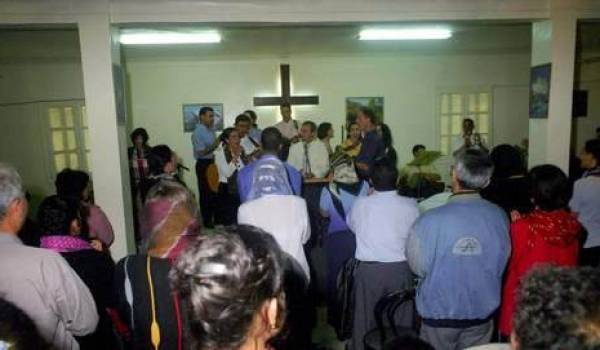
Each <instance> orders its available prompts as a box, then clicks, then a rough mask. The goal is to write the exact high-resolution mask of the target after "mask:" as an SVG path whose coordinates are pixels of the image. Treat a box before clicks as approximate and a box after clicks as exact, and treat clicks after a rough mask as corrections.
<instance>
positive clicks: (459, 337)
mask: <svg viewBox="0 0 600 350" xmlns="http://www.w3.org/2000/svg"><path fill="white" fill-rule="evenodd" d="M455 158H456V160H455V165H454V168H453V170H452V190H453V195H452V197H451V198H450V200H449V202H448V204H446V205H443V206H441V207H439V208H436V209H433V210H431V211H429V212H427V213H426V214H424V215H423V216H422V217H421V218H420V219H419V220H418V221H417V222H416V223H415V225H414V227H413V229H412V231H411V233H410V235H409V238H408V242H407V246H406V255H407V259H408V263H409V265H410V267H411V269H412V271H413V272H414V273H415V274H417V275H418V276H419V277H420V282H419V287H418V290H417V297H416V303H417V310H418V312H419V314H420V316H421V317H422V319H423V322H422V326H421V337H422V338H423V339H424V340H426V341H428V342H429V343H431V344H432V345H433V346H434V347H435V348H436V349H437V350H459V349H464V348H468V347H470V346H475V345H480V344H486V343H488V342H489V341H490V339H491V336H492V330H493V319H492V318H493V314H494V311H495V310H496V309H497V308H498V306H499V304H500V292H501V289H502V273H503V272H504V268H505V266H506V262H507V260H508V257H509V255H510V238H509V222H508V218H507V217H506V214H505V213H504V212H503V211H502V209H500V208H499V207H497V206H496V205H494V204H492V203H490V202H488V201H486V200H484V199H482V198H481V197H480V196H479V190H481V189H483V188H485V187H486V186H487V185H488V183H489V181H490V177H491V175H492V171H493V164H492V162H491V160H490V158H489V156H488V155H487V153H486V152H484V151H480V150H475V149H468V150H465V151H462V152H460V153H458V154H456V155H455Z"/></svg>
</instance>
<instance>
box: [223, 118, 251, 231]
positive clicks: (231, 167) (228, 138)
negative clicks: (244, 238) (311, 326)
mask: <svg viewBox="0 0 600 350" xmlns="http://www.w3.org/2000/svg"><path fill="white" fill-rule="evenodd" d="M220 138H221V141H222V144H221V146H220V147H219V148H218V149H217V150H216V151H215V164H216V165H217V170H218V171H219V192H218V202H217V204H218V205H217V213H216V218H215V221H216V222H217V224H222V225H233V224H235V222H236V216H237V210H238V207H239V206H240V195H239V193H238V190H237V174H238V172H239V171H240V170H241V169H242V168H243V167H244V166H245V165H246V164H248V158H247V157H246V153H245V152H244V149H243V147H242V145H241V144H240V135H239V133H238V131H237V129H235V128H227V129H225V130H223V133H222V134H221V136H220Z"/></svg>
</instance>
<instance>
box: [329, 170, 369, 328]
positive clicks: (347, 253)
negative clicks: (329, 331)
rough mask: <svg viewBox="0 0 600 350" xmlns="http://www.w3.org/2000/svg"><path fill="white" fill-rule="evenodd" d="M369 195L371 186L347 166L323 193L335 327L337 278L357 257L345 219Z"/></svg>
mask: <svg viewBox="0 0 600 350" xmlns="http://www.w3.org/2000/svg"><path fill="white" fill-rule="evenodd" d="M368 191H369V185H368V184H367V183H366V182H365V181H360V180H359V179H358V176H357V175H356V172H355V171H354V169H353V167H351V166H347V165H341V166H338V167H337V168H336V169H335V170H334V175H333V180H332V182H331V183H330V184H329V186H326V187H323V189H322V191H321V199H320V209H321V210H320V211H321V216H323V217H324V218H327V219H328V221H329V225H328V228H327V234H326V235H325V237H324V238H323V246H324V249H325V256H326V259H327V274H326V276H327V279H326V281H327V282H326V288H325V291H326V299H327V303H328V308H327V312H328V318H329V319H330V321H331V322H332V323H335V322H336V321H335V319H336V318H337V313H336V312H337V311H338V310H336V306H335V305H336V300H335V296H336V280H337V275H338V272H339V270H340V269H341V268H342V266H343V265H344V263H345V262H346V261H347V260H348V259H350V258H352V257H354V253H355V250H356V237H355V236H354V234H353V233H352V231H350V229H349V228H348V225H347V224H346V216H347V214H348V213H349V212H350V209H352V204H354V201H355V200H356V198H358V197H361V196H366V195H367V193H368Z"/></svg>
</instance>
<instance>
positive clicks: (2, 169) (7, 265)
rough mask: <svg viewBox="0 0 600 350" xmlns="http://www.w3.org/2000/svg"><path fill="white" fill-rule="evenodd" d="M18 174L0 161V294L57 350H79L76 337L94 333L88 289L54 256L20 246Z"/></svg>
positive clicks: (23, 208)
mask: <svg viewBox="0 0 600 350" xmlns="http://www.w3.org/2000/svg"><path fill="white" fill-rule="evenodd" d="M27 210H28V205H27V200H26V199H25V195H24V193H23V187H22V183H21V177H20V176H19V174H18V173H17V171H16V170H15V169H14V168H13V167H11V166H9V165H6V164H2V163H0V276H2V277H1V278H0V296H2V298H4V299H5V300H7V301H9V302H11V303H13V304H14V305H15V306H17V307H19V308H20V309H21V310H23V312H25V313H26V314H27V316H29V318H31V320H32V321H33V322H34V323H35V325H36V327H37V329H38V331H39V332H40V334H41V336H42V337H43V338H44V339H45V340H46V341H48V342H50V343H52V345H53V346H54V347H55V348H56V349H59V350H63V349H69V350H78V349H79V343H77V340H75V336H84V335H87V334H90V333H92V332H93V331H95V330H96V326H97V325H98V311H97V310H96V304H95V302H94V299H93V298H92V295H91V293H90V291H89V289H88V288H87V287H86V285H85V284H84V283H83V282H82V281H81V279H80V278H79V277H78V276H77V273H75V271H73V270H72V269H71V267H70V266H69V264H68V263H67V262H66V261H65V260H64V259H63V258H62V257H61V256H60V255H59V254H58V253H55V252H53V251H50V250H46V249H39V248H32V247H27V246H25V245H23V243H22V242H21V240H20V239H19V238H18V237H17V233H18V232H19V230H20V229H21V227H22V226H23V222H24V221H25V217H26V216H27Z"/></svg>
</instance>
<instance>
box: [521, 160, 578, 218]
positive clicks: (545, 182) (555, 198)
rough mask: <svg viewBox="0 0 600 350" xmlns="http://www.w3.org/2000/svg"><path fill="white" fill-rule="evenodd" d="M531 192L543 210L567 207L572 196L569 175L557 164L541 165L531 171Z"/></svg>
mask: <svg viewBox="0 0 600 350" xmlns="http://www.w3.org/2000/svg"><path fill="white" fill-rule="evenodd" d="M529 184H530V194H531V198H532V199H533V202H534V204H535V205H536V206H538V207H539V208H540V209H541V210H544V211H552V210H557V209H565V208H567V207H568V205H569V199H570V198H571V193H572V190H571V186H570V184H569V179H568V178H567V175H565V173H564V172H563V171H562V170H561V169H560V168H559V167H557V166H555V165H550V164H547V165H539V166H536V167H534V168H533V169H531V171H530V172H529Z"/></svg>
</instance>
